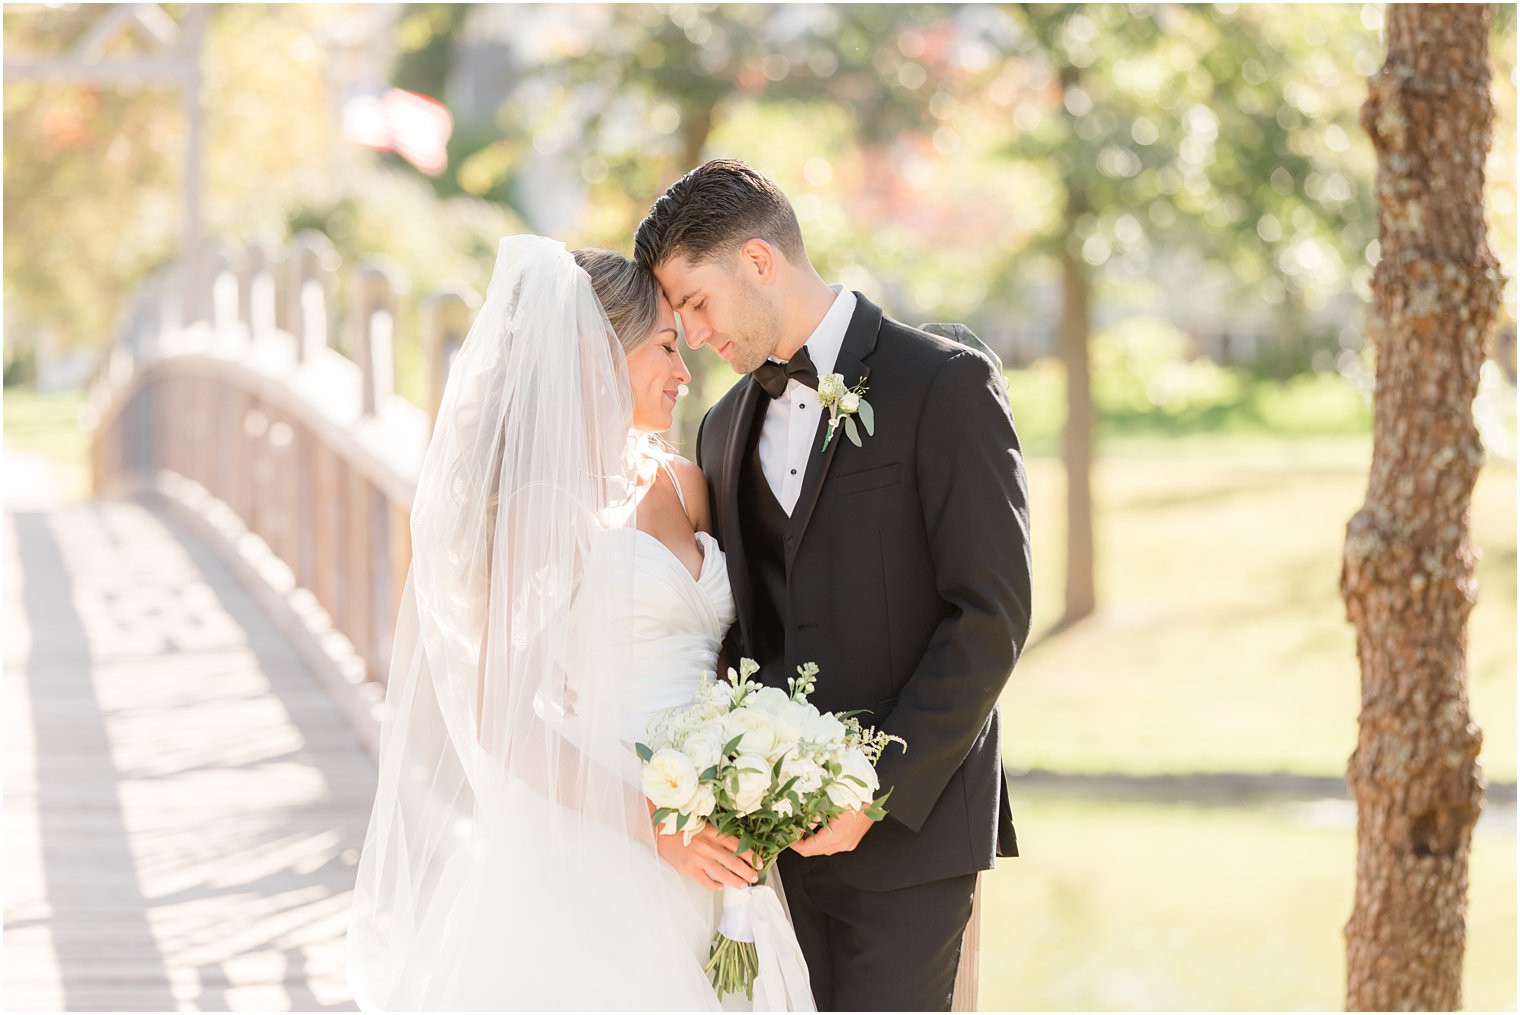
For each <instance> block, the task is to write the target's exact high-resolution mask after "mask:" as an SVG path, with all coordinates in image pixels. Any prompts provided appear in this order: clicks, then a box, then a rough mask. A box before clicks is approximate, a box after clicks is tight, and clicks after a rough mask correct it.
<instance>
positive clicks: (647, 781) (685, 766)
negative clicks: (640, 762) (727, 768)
mask: <svg viewBox="0 0 1520 1015" xmlns="http://www.w3.org/2000/svg"><path fill="white" fill-rule="evenodd" d="M643 784H644V795H645V796H647V797H648V798H649V799H650V800H653V801H654V805H655V806H656V807H674V808H676V809H677V810H680V809H682V808H684V807H685V806H686V805H687V803H688V802H689V801H690V800H691V797H692V794H693V793H695V792H696V790H697V769H696V766H694V765H693V764H692V763H691V759H690V758H688V757H687V756H686V755H684V754H682V753H681V752H680V751H678V750H676V749H674V748H671V747H667V748H665V749H664V750H660V751H655V752H654V755H653V756H652V757H651V758H650V759H649V761H648V762H647V763H646V764H645V765H644V774H643Z"/></svg>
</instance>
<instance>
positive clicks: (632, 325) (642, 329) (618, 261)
mask: <svg viewBox="0 0 1520 1015" xmlns="http://www.w3.org/2000/svg"><path fill="white" fill-rule="evenodd" d="M570 253H571V255H572V256H574V258H575V263H576V264H577V265H579V266H580V268H581V270H582V271H584V272H585V273H586V274H587V275H588V276H590V278H591V289H592V291H593V292H594V293H596V299H597V302H598V303H600V304H601V305H602V310H603V311H604V312H605V313H606V314H607V320H608V321H610V322H611V324H612V330H613V332H614V333H616V335H617V337H618V343H619V344H620V345H621V346H622V347H623V355H624V356H625V357H626V356H628V355H629V354H631V353H633V352H634V351H636V350H637V349H639V348H640V347H641V346H643V345H644V344H646V343H647V342H648V341H649V340H650V339H651V338H653V337H654V331H655V327H656V325H658V324H659V322H660V284H659V282H658V281H656V279H655V277H654V275H653V274H652V273H650V272H648V271H645V270H644V269H643V268H640V267H639V266H638V265H637V264H634V263H633V261H631V260H629V259H628V258H626V257H624V256H623V255H622V254H619V253H615V252H614V251H611V250H600V249H598V248H596V247H582V248H580V249H579V250H572V251H571V252H570ZM506 453H507V448H506V435H505V433H503V434H501V435H499V437H498V439H497V441H496V446H495V448H494V449H493V451H492V455H491V463H490V465H489V470H490V475H491V479H490V489H491V490H492V493H491V494H490V496H489V498H488V499H487V501H486V529H485V532H486V584H487V586H489V585H490V581H491V576H490V572H491V554H492V552H493V547H494V546H495V542H496V521H497V513H498V511H499V510H500V501H499V497H500V495H499V494H498V493H497V492H495V491H496V487H497V484H498V483H499V482H500V478H501V470H502V466H503V464H504V461H505V458H506ZM482 658H483V657H482Z"/></svg>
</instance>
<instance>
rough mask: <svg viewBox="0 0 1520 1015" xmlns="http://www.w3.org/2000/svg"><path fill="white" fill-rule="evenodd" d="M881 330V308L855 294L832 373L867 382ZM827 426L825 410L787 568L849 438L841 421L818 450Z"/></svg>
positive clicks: (795, 515)
mask: <svg viewBox="0 0 1520 1015" xmlns="http://www.w3.org/2000/svg"><path fill="white" fill-rule="evenodd" d="M880 331H881V308H880V307H878V306H876V305H875V304H874V303H872V302H871V301H870V300H868V299H866V298H865V297H864V296H862V295H860V293H856V294H855V313H854V314H853V315H852V316H851V317H850V326H849V327H848V328H847V329H845V333H844V342H843V344H842V345H841V346H840V349H839V356H838V358H837V359H836V360H835V361H834V371H833V372H834V373H836V374H840V375H842V376H843V377H844V383H845V386H846V387H849V388H853V387H855V386H856V385H858V384H864V383H865V382H866V379H867V378H869V377H870V376H871V367H870V365H869V364H868V363H867V362H866V360H867V359H868V358H869V357H870V355H871V353H873V352H875V351H876V337H877V335H878V334H879V333H880ZM867 400H868V401H869V398H868V399H867ZM828 429H829V414H828V410H827V409H825V410H824V412H823V415H822V417H820V419H819V421H818V432H817V433H816V434H814V435H813V446H812V448H811V449H810V450H809V451H808V464H807V472H806V473H804V474H803V477H802V491H801V492H800V493H799V494H798V495H797V506H796V507H795V508H794V509H793V510H792V520H791V524H790V526H789V527H788V530H787V539H786V565H787V567H788V568H790V567H791V566H792V559H793V558H794V557H795V556H796V555H797V548H798V547H800V546H801V545H802V536H803V533H804V532H806V531H807V526H808V522H809V521H810V520H811V519H812V517H813V508H814V507H816V506H817V504H818V495H819V494H820V493H821V492H822V491H823V481H824V478H825V477H826V476H827V475H828V472H829V466H830V465H832V464H833V462H834V454H835V452H837V451H838V450H839V445H841V444H843V443H844V442H845V441H847V440H849V438H848V437H846V436H845V435H844V423H843V422H841V423H840V424H839V429H838V430H836V431H834V439H833V440H831V441H829V446H828V449H827V450H826V451H823V452H819V451H818V450H817V449H818V448H819V447H820V446H822V444H823V435H824V434H826V433H828Z"/></svg>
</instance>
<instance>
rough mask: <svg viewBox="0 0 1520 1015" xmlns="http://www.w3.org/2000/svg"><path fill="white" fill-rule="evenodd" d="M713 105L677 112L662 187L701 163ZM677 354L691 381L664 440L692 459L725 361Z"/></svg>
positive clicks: (725, 368) (685, 351)
mask: <svg viewBox="0 0 1520 1015" xmlns="http://www.w3.org/2000/svg"><path fill="white" fill-rule="evenodd" d="M716 112H717V111H716V108H715V107H714V106H713V105H712V104H711V103H706V104H701V105H692V106H687V107H686V108H685V109H683V111H682V113H681V165H680V167H679V168H678V169H677V170H676V173H675V175H674V176H672V177H671V178H670V179H669V180H667V181H666V186H669V185H670V184H671V183H674V182H675V181H676V180H678V179H679V178H680V177H682V176H684V175H685V174H686V173H689V172H691V171H692V170H693V169H695V168H697V166H699V165H701V163H700V162H698V161H697V160H698V159H700V158H701V157H702V149H703V148H706V147H707V139H708V137H710V136H711V135H712V129H713V124H714V120H715V117H716ZM681 355H682V356H683V357H685V359H686V366H687V367H688V368H690V370H691V383H690V384H688V385H687V386H686V395H685V396H684V397H683V398H682V399H681V401H680V403H679V404H678V405H677V406H676V414H675V419H674V425H673V426H672V427H671V429H670V432H669V433H667V434H666V435H665V437H666V439H667V440H669V441H670V442H671V443H672V444H674V445H675V446H676V448H677V450H679V451H680V452H681V454H683V455H685V456H686V457H687V458H690V459H692V460H693V461H695V460H696V457H697V428H698V427H699V426H700V425H701V423H702V417H703V416H704V415H706V413H707V406H708V402H709V401H710V400H709V399H708V397H707V388H708V380H709V377H708V374H709V373H710V372H711V371H713V370H717V369H720V368H721V369H722V370H723V371H724V372H725V373H730V374H731V371H729V369H728V364H727V363H723V362H721V361H718V362H716V363H715V362H713V361H715V360H717V359H718V357H716V356H711V355H709V354H707V353H697V352H693V351H692V350H690V349H682V350H681Z"/></svg>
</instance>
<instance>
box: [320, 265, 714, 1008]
mask: <svg viewBox="0 0 1520 1015" xmlns="http://www.w3.org/2000/svg"><path fill="white" fill-rule="evenodd" d="M631 418H632V407H631V401H630V394H629V389H628V381H627V373H626V362H625V359H624V356H623V352H622V348H621V346H620V345H619V343H618V340H617V336H616V335H615V333H614V332H613V329H612V327H611V325H610V324H609V323H608V320H607V317H606V315H605V313H604V312H603V310H602V308H601V306H600V304H599V303H598V302H597V299H596V296H595V293H594V292H593V290H592V286H591V282H590V279H589V278H588V277H587V275H586V274H585V272H583V271H582V270H581V269H580V268H579V267H578V266H577V265H576V264H575V261H574V258H573V257H572V255H571V254H570V253H569V252H568V251H567V250H566V249H565V248H564V247H563V245H561V244H559V243H557V242H554V241H552V240H548V239H544V238H542V237H532V236H516V237H508V238H507V239H505V240H503V241H502V242H501V246H500V249H499V251H498V258H497V263H496V267H495V270H494V272H493V276H492V278H491V282H490V287H489V289H488V293H487V297H486V301H485V305H484V307H483V308H482V309H481V311H480V313H479V314H478V316H477V317H476V320H475V322H474V325H473V326H472V327H471V329H470V331H469V334H468V336H467V337H466V339H465V341H464V343H463V345H462V347H461V348H460V350H459V353H458V355H457V357H456V359H455V362H454V363H453V365H452V367H451V369H450V373H449V380H448V385H447V388H446V390H445V392H444V396H443V401H442V405H441V408H440V410H439V415H438V421H437V424H436V429H435V431H434V434H433V437H432V441H431V443H430V445H429V447H428V451H427V455H426V458H425V460H424V463H423V467H422V472H421V476H420V478H419V481H418V488H417V497H416V501H415V504H414V506H413V510H412V515H411V532H412V553H413V556H412V564H411V570H410V573H409V575H408V578H407V582H406V587H405V590H404V592H403V596H402V602H401V609H400V614H399V617H398V619H397V623H396V640H395V646H394V650H393V655H392V660H391V669H390V674H389V679H388V685H387V688H386V717H385V722H384V725H383V728H382V737H381V747H380V763H379V788H378V792H377V794H376V800H375V806H374V812H373V814H372V817H371V820H370V826H369V830H368V833H367V835H366V839H365V843H364V850H363V854H362V857H361V860H360V863H359V870H358V880H357V885H356V887H355V892H354V902H353V910H352V918H351V925H350V929H349V934H348V964H349V978H350V983H351V985H352V987H353V990H354V993H355V997H356V999H357V1001H358V1003H359V1004H360V1006H361V1007H362V1008H364V1009H365V1010H370V1011H374V1010H437V1009H462V1010H470V1009H556V1008H567V1007H575V1008H613V1009H632V1008H656V1007H657V1008H682V1007H715V1006H716V1002H715V1000H714V999H713V998H712V992H711V988H710V987H709V986H708V985H707V982H706V978H705V976H703V975H702V972H701V968H700V964H699V963H693V962H692V961H691V952H690V950H689V947H688V943H687V942H688V940H689V938H690V921H689V919H688V917H689V914H683V913H680V912H677V911H676V909H677V908H678V907H679V900H680V899H681V898H685V897H687V896H688V895H689V893H672V892H671V891H669V888H670V881H669V879H671V878H675V877H677V875H675V873H674V872H673V871H672V870H671V869H670V868H668V867H667V866H666V865H663V864H661V863H660V861H659V858H658V855H657V853H656V851H655V848H654V840H653V835H652V831H651V828H650V822H649V817H648V810H647V806H646V804H645V802H644V798H643V794H642V793H641V792H640V790H639V786H638V778H637V775H638V763H637V758H636V757H635V755H634V754H633V752H632V750H631V749H630V748H629V746H628V745H627V739H628V736H627V731H626V729H624V728H623V727H622V726H620V723H619V720H620V717H621V715H622V711H621V702H620V696H619V690H620V689H619V683H618V680H617V678H616V668H615V666H605V665H603V666H599V667H589V668H588V667H585V666H577V664H576V662H575V660H576V659H577V658H579V657H582V656H584V652H585V649H586V646H587V644H588V643H590V642H594V643H595V645H596V650H597V651H596V653H595V654H596V657H597V658H599V659H602V660H616V659H618V658H620V657H622V656H621V654H620V648H619V643H620V640H624V639H627V638H628V637H630V632H629V631H628V630H627V625H626V624H622V623H619V622H618V621H617V617H618V611H617V608H616V607H617V603H618V602H619V597H624V598H626V597H628V596H630V595H631V594H632V589H631V588H629V587H628V586H629V584H630V583H631V582H632V580H633V576H634V574H635V568H634V567H633V566H632V564H631V562H630V561H628V560H626V559H623V557H624V556H625V555H627V554H630V553H632V552H633V545H634V541H633V540H631V539H627V538H619V536H620V535H626V534H627V530H629V529H631V528H632V527H633V523H634V519H633V496H632V495H633V491H634V489H635V484H634V477H635V460H634V454H633V452H632V448H631V445H630V442H629V429H630V425H631Z"/></svg>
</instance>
